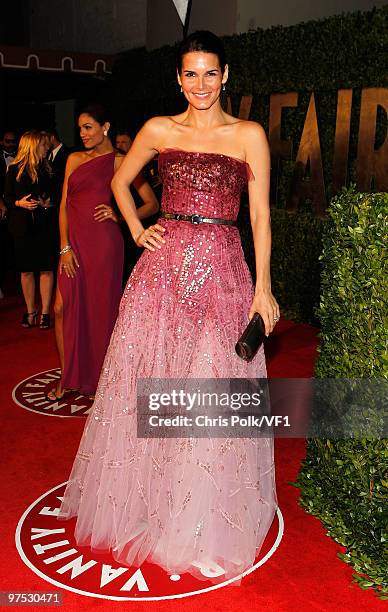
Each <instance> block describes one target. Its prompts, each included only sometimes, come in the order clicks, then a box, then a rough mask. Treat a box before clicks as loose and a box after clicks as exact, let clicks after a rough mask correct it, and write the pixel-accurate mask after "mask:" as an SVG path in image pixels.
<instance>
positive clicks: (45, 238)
mask: <svg viewBox="0 0 388 612" xmlns="http://www.w3.org/2000/svg"><path fill="white" fill-rule="evenodd" d="M47 151H48V142H47V137H46V135H45V134H44V133H43V132H39V131H37V130H31V131H29V132H25V133H24V134H23V136H22V137H21V139H20V143H19V148H18V151H17V154H16V157H15V159H14V161H13V162H11V164H10V165H9V167H8V171H7V174H6V177H5V191H4V199H5V202H6V205H7V207H8V210H9V213H8V229H9V232H10V234H11V236H12V238H13V242H14V250H15V265H16V269H17V270H18V271H20V272H21V285H22V289H23V296H24V300H25V303H26V312H25V313H24V314H23V317H22V326H23V327H32V326H33V325H35V323H36V321H37V316H38V313H37V309H36V306H35V275H34V273H36V272H38V273H39V289H40V297H41V301H42V313H41V317H40V322H39V327H40V328H41V329H48V328H49V327H50V314H49V313H50V303H51V296H52V290H53V280H54V274H53V271H54V268H55V264H56V253H55V244H56V237H57V224H56V222H55V220H56V217H55V211H54V208H53V205H52V203H51V202H50V192H51V188H52V180H51V172H50V166H49V164H48V163H47V161H46V155H47Z"/></svg>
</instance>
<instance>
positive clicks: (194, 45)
mask: <svg viewBox="0 0 388 612" xmlns="http://www.w3.org/2000/svg"><path fill="white" fill-rule="evenodd" d="M192 51H202V52H203V53H214V54H215V55H217V57H218V61H219V64H220V68H221V72H222V74H223V73H224V70H225V65H226V64H227V61H226V54H225V49H224V45H223V44H222V42H221V40H220V39H219V38H218V36H216V35H215V34H213V32H209V31H208V30H198V31H197V32H193V33H192V34H190V36H188V37H187V38H185V40H182V42H181V43H180V45H179V47H178V52H177V58H176V65H177V69H178V72H179V73H181V72H182V58H183V56H184V55H186V53H191V52H192Z"/></svg>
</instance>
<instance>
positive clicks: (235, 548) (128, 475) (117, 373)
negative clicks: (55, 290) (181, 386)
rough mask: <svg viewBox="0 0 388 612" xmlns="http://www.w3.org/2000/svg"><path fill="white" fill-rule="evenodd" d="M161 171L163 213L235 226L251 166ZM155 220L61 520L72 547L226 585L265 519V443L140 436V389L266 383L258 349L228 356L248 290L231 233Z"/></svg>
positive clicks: (271, 495) (226, 161)
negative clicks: (171, 383)
mask: <svg viewBox="0 0 388 612" xmlns="http://www.w3.org/2000/svg"><path fill="white" fill-rule="evenodd" d="M159 167H160V173H161V177H162V180H163V201H162V209H163V210H164V211H166V212H176V213H185V214H203V215H204V216H208V217H220V218H224V219H236V217H237V213H238V209H239V205H240V195H241V192H242V190H243V188H244V187H245V186H246V184H247V180H248V178H249V177H248V172H249V168H248V166H247V164H245V162H242V161H240V160H236V159H234V158H231V157H228V156H225V155H220V154H212V153H193V152H185V151H180V150H164V151H163V152H162V153H161V154H160V156H159ZM159 223H160V224H161V225H163V226H164V227H165V228H166V232H165V239H166V244H165V245H164V246H163V247H162V249H161V250H157V251H155V252H150V251H145V252H144V253H143V254H142V256H141V258H140V260H139V262H138V263H137V265H136V266H135V268H134V270H133V272H132V275H131V277H130V279H129V282H128V284H127V287H126V289H125V291H124V295H123V298H122V300H121V305H120V310H119V316H118V319H117V322H116V326H115V328H114V331H113V334H112V337H111V341H110V345H109V348H108V351H107V355H106V358H105V362H104V366H103V369H102V373H101V377H100V381H99V385H98V390H97V395H96V400H95V403H94V406H93V408H92V411H91V413H90V414H89V416H88V419H87V422H86V425H85V430H84V433H83V436H82V439H81V442H80V447H79V450H78V453H77V456H76V459H75V462H74V466H73V470H72V473H71V476H70V480H69V483H68V485H67V488H66V492H65V496H64V499H63V502H62V507H61V512H62V514H63V515H64V516H65V517H72V516H75V515H77V517H78V518H77V523H76V532H75V535H76V539H77V542H78V543H79V544H84V545H89V546H91V547H92V549H95V550H97V549H102V550H106V549H111V550H112V553H113V556H114V558H115V559H116V560H117V561H118V562H119V563H121V564H126V565H128V566H138V565H140V564H141V563H142V562H143V561H144V560H148V561H149V562H154V563H157V564H159V565H161V566H162V567H164V568H165V569H166V571H167V572H169V573H178V574H182V573H184V572H190V573H191V574H193V575H194V576H196V577H197V578H199V579H207V580H208V579H209V578H210V579H214V581H216V580H217V581H219V580H221V579H222V580H225V579H227V578H231V577H235V576H237V575H238V574H239V573H241V572H242V571H243V570H245V569H247V568H248V567H250V566H251V565H252V563H253V562H254V559H255V557H256V555H257V553H258V551H259V549H260V546H261V544H262V542H263V540H264V538H265V536H266V533H267V531H268V529H269V527H270V525H271V522H272V520H273V516H274V512H275V509H276V493H275V481H274V464H273V446H272V440H269V439H257V438H256V439H255V438H244V439H238V438H235V439H225V438H223V439H211V440H209V439H198V438H197V439H192V438H191V439H183V438H180V439H171V438H167V439H166V438H164V439H155V438H153V439H149V438H148V439H138V438H137V437H136V428H137V425H136V380H137V378H147V377H152V378H188V377H194V378H214V377H216V378H217V377H222V378H234V377H237V378H258V377H264V376H265V375H266V369H265V359H264V352H263V350H262V349H261V350H260V351H259V352H258V354H257V355H256V357H255V359H254V360H253V361H252V362H251V363H249V364H247V363H245V362H244V361H243V360H242V359H240V358H239V357H238V356H237V355H236V354H235V352H234V345H235V343H236V339H237V338H238V336H239V335H240V334H241V332H242V330H243V329H244V327H245V326H246V324H247V321H248V318H247V313H248V311H249V308H250V305H251V302H252V297H253V288H252V281H251V278H250V274H249V271H248V268H247V265H246V263H245V260H244V257H243V253H242V248H241V243H240V237H239V232H238V230H237V228H236V227H230V226H225V225H219V226H217V225H206V224H202V225H192V224H191V223H189V222H184V221H175V220H165V219H161V220H160V221H159ZM216 574H218V575H219V576H218V577H217V578H215V576H216ZM213 575H214V578H212V577H213Z"/></svg>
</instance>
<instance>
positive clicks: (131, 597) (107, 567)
mask: <svg viewBox="0 0 388 612" xmlns="http://www.w3.org/2000/svg"><path fill="white" fill-rule="evenodd" d="M65 486H66V483H62V484H61V485H58V486H57V487H54V488H53V489H51V490H50V491H47V492H46V493H44V494H43V495H42V496H41V497H39V499H37V500H36V501H34V502H33V503H32V504H31V506H30V507H29V508H27V510H26V511H25V512H24V514H23V516H22V517H21V519H20V521H19V523H18V526H17V529H16V535H15V540H16V547H17V550H18V552H19V554H20V556H21V558H22V560H23V562H24V563H25V564H26V565H27V566H28V567H29V568H30V569H31V570H32V571H33V572H35V574H37V575H38V576H40V577H41V578H43V580H46V581H47V582H50V583H51V584H53V585H55V586H57V587H60V588H63V589H66V590H68V591H73V592H75V593H79V594H80V595H86V596H89V597H99V598H102V599H111V600H128V601H139V600H142V601H157V600H162V599H180V598H182V597H188V596H191V595H199V594H201V593H207V592H209V591H213V590H216V589H219V588H222V587H224V586H228V585H229V584H231V583H232V582H233V581H234V580H240V579H241V578H244V576H247V575H248V574H250V573H252V572H254V571H255V570H257V569H258V568H259V567H260V566H261V565H263V564H264V563H265V562H266V561H268V559H269V558H270V557H271V556H272V555H273V554H274V552H275V551H276V549H277V548H278V546H279V544H280V541H281V539H282V536H283V531H284V523H283V517H282V514H281V512H280V510H278V511H277V517H276V518H275V520H274V522H273V525H272V527H271V529H270V531H269V533H268V535H267V537H266V540H265V542H264V545H263V548H262V551H261V552H260V556H259V558H257V559H256V561H255V564H254V565H253V566H252V567H250V568H249V569H248V570H246V571H245V572H244V573H243V574H241V575H240V576H237V577H236V578H234V579H231V580H225V581H222V573H221V574H219V580H220V582H218V583H217V584H213V583H211V582H210V581H209V580H206V568H202V569H201V573H203V572H205V574H203V575H204V578H205V579H204V580H197V579H196V578H194V577H193V576H191V575H190V574H182V575H179V574H173V575H169V574H167V572H165V571H164V570H163V569H162V568H161V567H159V566H157V565H154V564H149V563H143V565H142V566H141V567H140V568H130V567H126V566H123V565H120V564H118V563H117V562H116V561H115V560H114V559H113V557H112V556H111V555H110V554H109V553H103V554H102V553H101V554H98V553H95V552H92V551H91V550H90V548H89V547H88V546H78V545H77V543H76V542H75V539H74V527H75V518H73V519H70V520H58V515H59V509H60V505H61V501H62V498H63V494H64V490H65ZM220 569H221V571H222V568H220ZM213 575H216V574H213ZM243 584H244V583H243ZM243 584H242V588H243Z"/></svg>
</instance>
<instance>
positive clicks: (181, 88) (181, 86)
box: [181, 85, 183, 93]
mask: <svg viewBox="0 0 388 612" xmlns="http://www.w3.org/2000/svg"><path fill="white" fill-rule="evenodd" d="M181 93H183V88H182V85H181Z"/></svg>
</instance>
